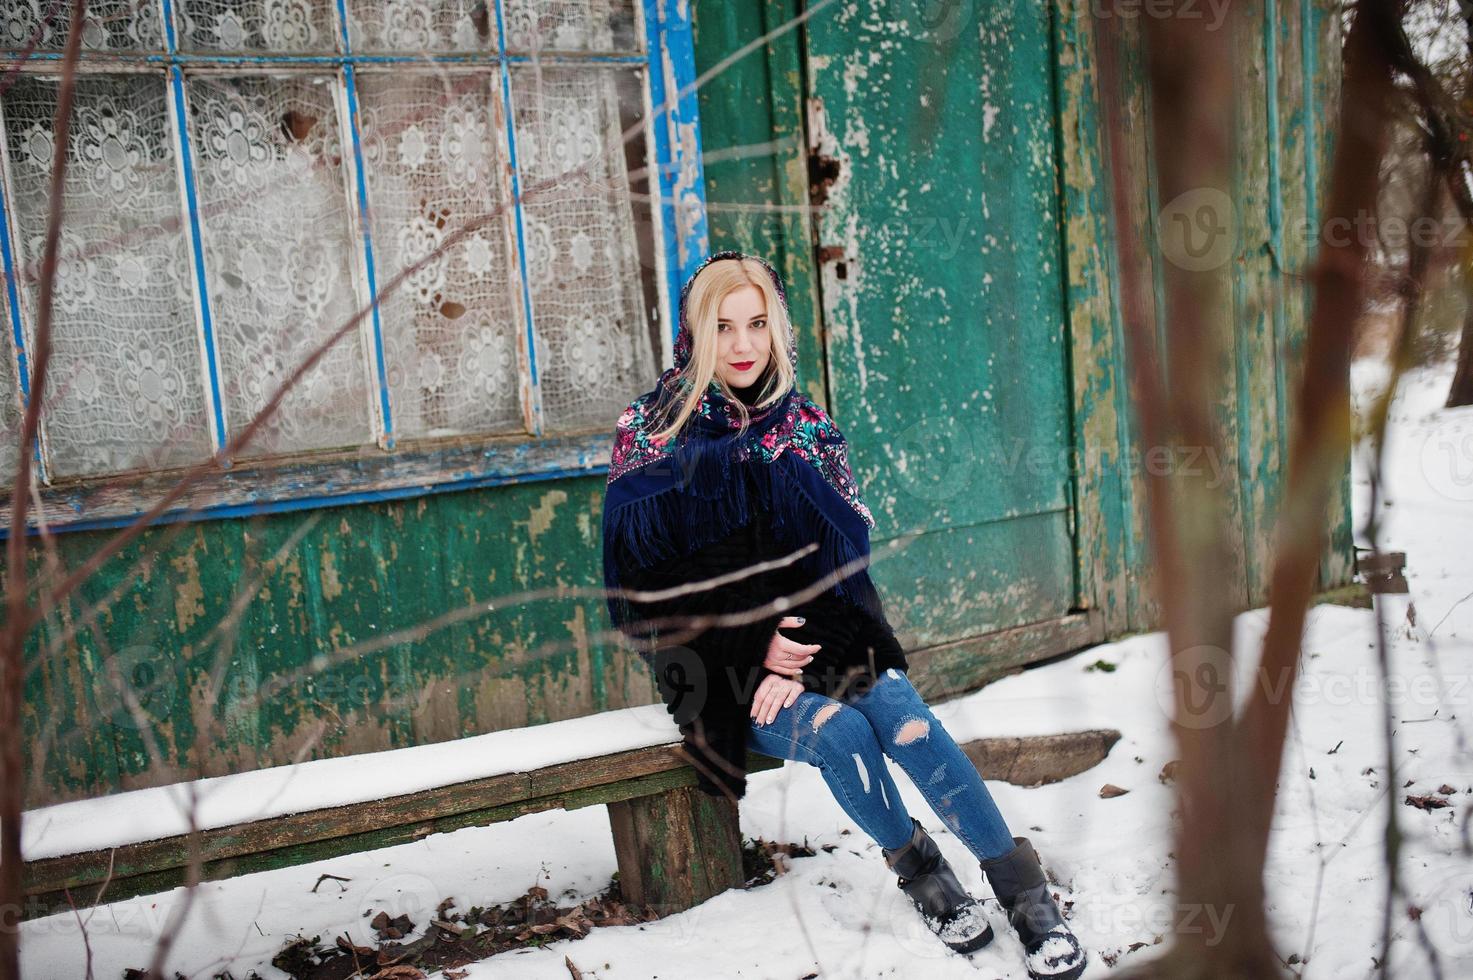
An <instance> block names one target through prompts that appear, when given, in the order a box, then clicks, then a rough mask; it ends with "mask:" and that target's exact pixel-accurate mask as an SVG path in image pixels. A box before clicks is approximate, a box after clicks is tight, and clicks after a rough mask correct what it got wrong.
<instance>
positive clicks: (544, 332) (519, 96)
mask: <svg viewBox="0 0 1473 980" xmlns="http://www.w3.org/2000/svg"><path fill="white" fill-rule="evenodd" d="M621 83H622V87H626V88H627V87H635V86H637V85H638V82H637V80H636V79H635V78H634V76H633V74H632V73H626V72H620V71H617V70H603V71H596V72H593V71H573V70H569V69H562V68H558V69H549V68H541V69H536V68H527V69H518V70H516V71H513V72H512V104H513V105H515V106H516V117H517V118H516V132H517V149H518V151H519V154H520V156H519V160H518V162H519V164H520V166H521V170H522V175H523V179H524V180H525V181H527V183H528V184H531V185H534V186H535V185H536V184H537V183H538V182H543V181H545V182H548V183H549V185H550V186H547V185H544V187H543V189H542V190H540V191H537V192H536V194H535V196H533V197H531V198H530V199H529V200H528V201H527V203H526V207H525V209H524V218H523V224H524V226H525V233H526V241H527V278H528V279H529V280H530V282H531V287H532V308H533V310H535V311H536V318H537V344H538V351H537V360H538V363H539V364H540V365H542V370H543V372H544V382H543V389H542V400H543V409H544V411H545V412H546V415H547V419H548V425H549V427H552V428H559V429H576V428H582V427H587V426H595V425H599V424H601V423H606V422H607V420H608V419H610V418H617V417H618V415H619V413H620V412H621V411H622V410H623V408H624V406H625V405H627V404H628V403H629V399H628V397H626V393H627V392H629V391H632V390H634V389H637V388H639V387H640V384H641V383H642V382H647V381H648V380H649V378H650V377H651V375H652V372H653V368H654V363H655V358H654V353H653V352H652V350H651V347H650V339H649V332H648V331H647V330H646V329H645V318H644V313H643V309H642V307H643V293H642V290H641V286H640V262H639V251H638V245H637V242H636V240H635V217H634V211H633V206H632V201H631V199H630V195H629V175H628V172H627V170H626V161H625V158H624V153H623V151H622V149H620V145H619V140H620V134H621V130H622V128H623V127H622V126H621V125H620V123H621V119H620V113H619V107H620V88H621ZM636 91H637V89H636Z"/></svg>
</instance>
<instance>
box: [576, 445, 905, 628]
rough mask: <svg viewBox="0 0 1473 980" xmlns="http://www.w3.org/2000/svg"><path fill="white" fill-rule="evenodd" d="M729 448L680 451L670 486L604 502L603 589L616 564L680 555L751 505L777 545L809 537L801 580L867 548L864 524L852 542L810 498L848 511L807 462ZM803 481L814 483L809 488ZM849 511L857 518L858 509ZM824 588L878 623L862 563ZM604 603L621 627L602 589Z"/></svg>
mask: <svg viewBox="0 0 1473 980" xmlns="http://www.w3.org/2000/svg"><path fill="white" fill-rule="evenodd" d="M719 443H725V446H724V447H723V446H721V445H719ZM731 448H732V444H731V443H730V442H729V441H727V440H712V441H710V442H709V443H707V444H705V445H701V446H697V447H693V450H694V451H692V452H690V453H688V454H682V456H681V457H680V459H681V462H679V463H675V464H671V465H679V466H680V467H681V469H682V470H683V472H682V473H680V474H678V475H677V479H676V482H675V483H674V484H673V485H670V486H667V487H666V488H664V489H662V490H660V491H658V492H655V493H652V494H649V495H647V496H644V497H639V498H635V499H632V500H629V501H626V502H623V503H620V504H618V505H617V506H615V507H612V508H609V507H607V506H606V508H605V511H604V583H605V585H606V587H608V588H609V589H618V588H619V587H620V586H619V583H620V581H621V579H622V576H621V570H623V569H631V568H644V567H647V566H649V565H651V564H654V563H656V562H659V561H664V560H666V559H669V558H675V557H678V556H680V555H688V554H691V553H693V552H695V551H698V550H700V549H701V548H703V547H705V546H706V545H708V544H710V543H712V542H714V541H717V540H720V539H721V538H723V537H725V536H726V535H728V534H731V533H732V532H733V531H735V530H737V529H738V528H740V527H743V526H745V525H746V524H747V523H749V522H750V521H751V520H752V519H753V518H754V517H755V516H756V508H761V509H763V510H765V511H766V512H767V513H768V514H770V515H771V520H772V530H773V536H774V537H775V538H776V539H777V542H778V543H779V545H781V546H782V548H783V550H784V551H789V552H790V551H794V550H796V549H797V548H799V547H801V546H802V545H803V544H806V543H807V541H806V540H805V538H807V539H809V540H812V539H813V538H814V536H815V535H816V540H817V543H818V546H819V547H818V550H817V551H816V552H814V553H813V554H810V555H807V556H805V557H804V558H802V559H799V562H798V568H799V569H800V570H801V571H802V573H803V576H802V580H803V581H804V582H805V583H808V582H814V581H816V580H818V579H819V578H821V577H823V576H824V575H827V574H829V573H830V572H832V571H833V570H834V569H837V568H839V567H841V566H843V565H846V564H848V563H850V562H852V561H854V560H855V559H858V558H861V557H864V556H867V555H868V554H869V541H868V535H867V530H868V529H867V527H866V528H865V531H866V534H865V536H864V537H863V538H861V539H860V542H859V543H856V542H855V540H853V538H852V537H851V536H850V535H849V534H847V533H845V531H844V529H843V528H842V527H840V526H839V525H838V524H837V523H836V522H835V520H834V518H833V517H832V516H831V514H830V513H829V512H828V511H827V510H826V508H825V507H824V506H823V505H822V504H820V503H819V501H818V500H817V499H815V497H814V494H815V492H816V493H819V494H821V495H823V496H831V497H833V498H834V504H833V506H836V507H842V508H843V512H844V513H847V514H853V510H852V508H850V506H849V504H848V503H847V502H846V501H844V500H843V499H842V498H841V497H839V496H838V494H837V492H835V491H834V490H833V489H832V488H831V487H829V486H828V485H827V484H824V483H822V477H821V476H820V475H819V474H818V473H817V471H816V470H813V468H812V467H811V466H810V465H809V464H808V463H806V462H805V461H803V460H801V459H797V458H794V457H792V456H788V455H786V454H785V455H783V456H779V457H778V458H777V459H776V460H774V461H773V462H772V463H770V464H764V463H761V462H749V463H741V462H738V461H736V460H733V459H732V458H731V452H730V450H731ZM682 477H683V478H684V479H681V478H682ZM809 482H812V483H815V484H818V485H817V486H811V487H810V486H808V485H806V484H808V483H809ZM825 491H826V493H825ZM854 517H855V519H856V520H859V518H858V515H854ZM805 532H806V533H805ZM830 588H831V589H832V590H833V591H834V593H835V594H836V595H837V596H838V597H839V598H841V599H843V600H845V601H846V602H848V603H849V604H850V605H853V606H855V607H857V608H858V609H861V610H863V611H864V612H865V613H867V614H869V615H870V616H871V617H873V618H874V619H876V620H878V621H880V622H883V621H884V612H883V604H882V602H881V600H880V596H879V593H878V591H877V590H876V589H875V586H874V583H873V581H872V580H871V579H870V576H869V570H868V567H867V566H864V567H861V568H860V569H859V570H858V571H855V572H852V573H851V574H850V575H849V576H848V577H846V578H844V579H842V580H840V581H839V582H837V583H835V584H833V585H831V586H830ZM607 604H608V609H609V617H610V619H611V620H612V621H613V623H614V624H615V626H616V627H620V628H623V627H624V626H625V625H626V624H628V623H630V622H631V620H632V619H633V618H634V617H633V611H632V609H631V608H630V603H629V602H628V600H627V599H625V598H624V597H622V596H616V595H610V596H608V597H607Z"/></svg>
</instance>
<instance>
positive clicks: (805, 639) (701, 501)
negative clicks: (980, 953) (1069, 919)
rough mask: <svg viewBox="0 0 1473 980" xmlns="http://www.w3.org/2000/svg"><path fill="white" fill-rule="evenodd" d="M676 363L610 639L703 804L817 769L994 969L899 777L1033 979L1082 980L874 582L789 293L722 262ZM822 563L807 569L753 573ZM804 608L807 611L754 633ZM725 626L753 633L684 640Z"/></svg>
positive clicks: (650, 413) (1039, 884)
mask: <svg viewBox="0 0 1473 980" xmlns="http://www.w3.org/2000/svg"><path fill="white" fill-rule="evenodd" d="M674 361H675V363H674V366H673V367H672V368H670V369H669V370H667V371H665V372H664V373H663V374H662V375H661V376H660V378H659V380H658V381H657V383H656V385H655V387H654V389H653V390H652V391H650V392H648V393H646V394H645V395H642V396H640V397H639V398H637V399H635V400H634V402H632V403H631V404H630V405H629V407H628V408H626V409H625V410H624V412H623V414H622V415H621V417H620V418H619V422H618V430H617V432H616V435H615V439H614V445H613V450H612V454H611V462H610V465H609V480H608V487H607V491H606V497H605V502H604V578H605V584H606V586H607V587H608V588H609V589H610V598H609V614H610V617H611V619H612V620H613V621H614V623H615V624H616V625H618V626H619V627H620V628H621V629H623V630H624V631H625V632H626V633H628V634H629V635H631V636H632V637H635V638H636V639H638V640H640V641H641V643H640V652H641V655H642V656H644V657H645V659H646V661H647V662H649V664H650V665H651V667H652V669H653V670H654V672H655V676H656V679H657V682H658V684H659V687H660V692H661V695H662V697H663V698H664V700H665V703H666V705H667V707H668V709H669V711H670V713H671V714H672V715H673V716H674V718H675V721H676V722H677V724H678V725H679V726H680V730H681V733H682V735H683V736H684V739H685V742H684V750H685V752H686V754H687V756H688V757H689V758H690V759H691V761H692V764H693V765H694V766H695V768H696V771H697V776H698V782H699V785H700V787H701V789H702V790H703V791H704V792H706V793H709V794H712V795H724V796H728V797H730V798H732V799H740V798H741V797H742V796H743V795H744V794H745V792H746V770H745V762H746V753H747V750H748V749H751V750H753V751H756V752H759V753H761V754H764V755H771V756H773V757H775V758H782V759H796V760H800V761H802V762H806V763H809V764H811V765H814V766H816V767H818V769H819V771H820V772H821V773H822V776H823V779H824V781H825V782H826V783H827V785H828V786H829V788H830V789H831V790H832V791H833V794H834V798H835V800H836V801H837V802H838V803H839V805H840V806H841V807H842V808H843V809H844V811H845V812H846V813H848V814H849V816H850V818H851V819H853V820H854V822H855V823H856V824H857V825H859V827H860V828H862V829H863V830H864V832H865V833H867V834H868V835H869V836H870V837H871V838H872V839H873V840H874V841H875V842H876V843H877V844H878V845H879V846H880V848H881V852H882V853H883V855H884V857H885V861H886V863H887V864H888V865H889V867H890V868H891V869H892V870H893V871H894V872H895V873H896V874H897V876H898V881H897V884H898V885H899V887H900V888H901V889H903V890H904V891H905V893H906V894H907V895H908V896H909V898H910V899H911V901H912V902H914V903H915V906H916V908H917V909H918V911H919V912H920V913H921V915H922V917H923V919H924V920H925V922H926V924H927V925H928V926H929V927H930V928H931V930H932V931H934V932H935V933H936V935H937V936H938V937H939V938H940V939H941V941H942V942H944V943H945V944H946V945H947V946H948V947H950V948H951V949H953V950H956V951H958V952H963V953H966V952H972V951H975V950H977V949H981V948H982V947H984V946H986V945H987V944H988V943H989V942H991V941H992V938H993V932H992V928H991V926H990V925H989V923H988V921H987V916H986V915H985V914H984V912H983V907H982V905H981V903H980V902H978V901H977V900H976V899H974V898H973V897H972V896H970V895H969V894H967V892H966V890H965V889H964V888H963V887H962V885H961V883H960V882H959V881H958V880H957V877H956V874H955V872H954V871H953V870H952V868H951V866H950V865H949V864H948V863H947V861H946V859H945V858H944V857H943V856H942V854H941V851H940V849H939V848H938V847H937V845H936V842H935V841H934V840H933V839H932V838H931V837H930V835H929V834H927V833H926V831H925V829H924V828H922V826H921V824H920V822H919V821H918V820H916V819H915V818H914V817H912V816H911V815H910V814H909V813H907V811H906V808H905V804H904V803H903V801H902V800H901V797H900V793H899V791H898V789H897V788H896V786H895V783H894V781H893V779H892V777H891V775H890V772H889V769H888V768H887V766H886V764H885V758H886V757H887V756H888V757H889V758H890V759H892V760H894V761H895V763H896V764H897V765H898V766H899V767H900V768H901V770H902V771H904V772H905V774H906V775H907V776H908V777H909V778H910V779H911V781H912V782H913V783H914V784H915V785H916V787H917V788H918V789H919V790H920V792H921V794H922V796H924V797H925V799H926V801H927V803H928V804H929V805H930V807H931V809H932V810H933V811H935V813H936V815H937V816H938V817H939V818H940V819H941V821H942V823H943V824H944V825H945V826H946V827H947V828H948V829H949V830H950V831H951V832H952V833H954V834H955V835H956V836H957V837H958V838H959V839H960V840H961V841H962V842H963V843H964V844H965V845H966V846H967V848H968V849H969V850H971V851H972V853H973V854H974V855H976V857H977V859H978V860H979V861H980V862H981V866H982V870H983V872H984V874H985V875H986V877H987V879H988V882H989V884H991V886H992V889H993V891H994V893H995V894H996V895H997V898H998V901H999V902H1000V903H1001V904H1002V906H1003V908H1004V909H1005V910H1006V912H1007V919H1008V923H1009V925H1010V927H1011V928H1012V929H1013V930H1014V931H1015V932H1016V933H1017V935H1018V937H1019V939H1020V940H1021V941H1022V943H1023V946H1024V950H1025V956H1026V959H1025V962H1026V964H1027V968H1028V971H1029V974H1030V975H1031V976H1033V977H1038V978H1050V980H1073V978H1075V977H1078V976H1079V974H1080V973H1082V972H1083V971H1084V966H1085V953H1084V951H1083V950H1082V949H1081V948H1080V945H1079V941H1078V940H1077V939H1076V938H1075V936H1074V934H1073V933H1072V932H1071V931H1070V929H1069V927H1068V925H1067V924H1066V923H1065V921H1064V918H1063V916H1062V914H1061V913H1060V911H1059V909H1058V906H1057V905H1056V904H1055V902H1054V899H1053V897H1052V895H1051V894H1050V893H1049V890H1048V884H1047V882H1046V881H1045V879H1044V875H1043V870H1042V868H1041V867H1040V866H1039V862H1038V857H1037V855H1036V854H1035V853H1034V850H1033V847H1032V845H1031V844H1030V843H1029V841H1028V840H1027V838H1022V837H1014V836H1012V833H1011V831H1010V830H1009V829H1008V826H1007V823H1006V822H1005V821H1004V819H1003V817H1002V814H1001V813H1000V812H998V808H997V805H996V803H995V802H994V801H993V799H992V796H991V794H990V793H989V792H988V791H987V787H986V785H985V784H984V783H983V781H982V778H981V777H980V776H979V775H978V774H977V770H976V768H975V767H974V766H973V765H972V763H971V761H970V760H969V759H968V758H967V757H966V755H965V753H963V752H962V750H961V749H960V747H958V746H957V744H956V742H955V740H954V739H952V737H951V736H950V735H949V734H948V733H947V732H946V730H945V729H944V728H943V727H942V726H941V724H940V722H939V721H938V720H937V718H936V716H935V715H934V714H933V713H932V712H931V710H930V708H929V707H928V706H927V705H926V703H925V701H924V700H923V699H922V698H921V696H920V694H919V693H917V691H916V689H915V688H914V687H913V686H912V685H911V683H910V680H909V678H908V676H907V673H906V670H907V662H906V657H905V652H904V651H903V650H902V649H901V648H900V645H899V643H897V642H896V639H895V635H894V632H893V630H892V629H891V627H890V625H889V623H888V622H887V621H886V619H885V613H884V609H883V606H882V604H881V601H880V597H879V595H878V593H877V592H876V590H875V587H874V584H873V583H872V582H871V580H870V577H869V572H868V569H867V567H866V566H867V564H868V556H869V531H870V529H871V528H872V527H873V526H874V519H873V517H872V516H871V514H870V511H869V509H868V508H867V507H866V506H865V504H864V502H863V501H862V499H861V498H860V493H859V488H858V485H857V484H856V483H855V480H854V475H853V473H852V472H851V470H850V467H849V462H848V451H847V445H846V443H845V440H844V436H843V434H842V433H841V432H840V431H839V428H838V426H836V425H835V424H834V422H833V420H832V419H831V418H829V416H828V414H827V413H826V412H824V410H823V409H822V408H820V407H819V406H818V405H816V404H815V403H814V402H812V401H811V400H810V399H808V398H807V397H806V396H804V395H803V394H801V393H800V392H799V391H798V388H797V374H796V372H797V365H798V357H797V347H796V341H795V332H794V330H793V328H792V324H791V322H790V321H789V319H788V310H787V296H786V292H785V289H784V286H783V282H782V278H781V277H780V276H779V275H778V273H777V271H776V270H775V269H773V268H772V266H771V265H769V264H768V263H767V262H765V261H763V260H762V259H759V258H756V257H754V256H749V255H744V254H742V253H740V252H718V253H716V254H714V255H712V256H710V257H709V258H707V259H706V260H705V262H703V263H702V264H701V266H700V267H699V268H698V269H697V270H696V271H695V272H694V273H693V274H692V275H691V277H690V278H689V279H688V280H687V281H686V283H685V286H684V288H683V289H682V290H681V295H680V329H679V332H678V334H677V337H676V341H675V356H674ZM805 548H806V550H804V551H803V552H802V554H801V555H800V557H799V559H798V560H797V561H796V562H793V563H789V564H786V565H783V564H780V563H779V564H777V565H776V567H765V566H764V567H763V568H762V569H761V570H760V571H757V572H756V573H750V569H751V568H752V567H753V566H763V565H764V563H766V562H770V561H774V560H776V559H779V558H781V557H783V556H787V555H791V554H793V553H794V552H795V551H799V550H800V549H805ZM841 570H842V571H841ZM732 573H737V574H736V575H735V576H734V577H733V578H732V579H731V580H726V579H723V580H722V582H721V584H720V585H719V586H717V587H715V588H704V589H701V590H699V591H692V592H688V593H686V594H680V595H675V596H669V597H664V598H661V599H659V600H658V601H654V600H649V601H640V602H635V601H630V600H629V599H627V598H625V597H624V596H622V595H621V594H620V593H619V591H618V590H620V589H635V590H640V591H651V590H665V589H671V588H674V587H677V586H690V585H691V584H692V583H699V582H703V581H705V580H708V579H711V578H715V577H718V576H725V575H728V574H732ZM846 573H847V574H846ZM841 575H842V577H841ZM821 582H822V583H823V584H820V583H821ZM809 593H813V594H811V595H809ZM797 595H802V596H804V598H802V600H801V601H799V602H797V604H796V605H793V606H792V607H791V608H785V607H778V608H774V609H772V610H770V611H764V612H763V613H761V614H748V615H746V616H745V617H744V618H745V619H747V620H750V621H749V622H741V621H740V619H741V618H743V617H741V616H740V614H744V613H749V611H750V610H753V609H758V608H759V607H766V606H769V605H770V604H773V601H774V600H777V599H780V598H784V597H792V596H797ZM719 615H734V616H735V617H736V619H737V621H736V622H735V623H733V622H731V621H724V622H723V623H722V625H721V626H720V627H719V628H705V629H701V628H683V627H684V625H685V624H687V623H689V622H691V617H698V616H699V617H709V616H719Z"/></svg>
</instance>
